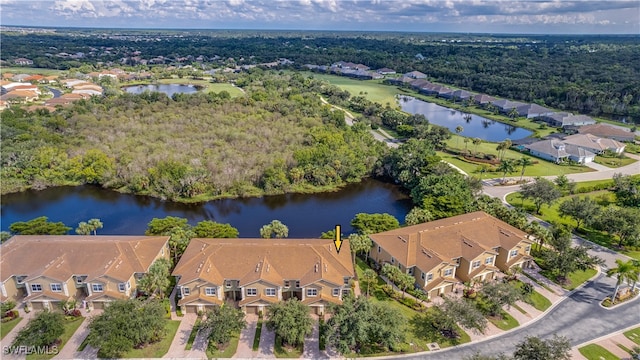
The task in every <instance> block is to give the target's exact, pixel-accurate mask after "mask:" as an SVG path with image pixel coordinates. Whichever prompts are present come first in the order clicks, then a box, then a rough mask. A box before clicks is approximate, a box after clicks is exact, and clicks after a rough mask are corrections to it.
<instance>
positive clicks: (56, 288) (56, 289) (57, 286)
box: [49, 283, 62, 292]
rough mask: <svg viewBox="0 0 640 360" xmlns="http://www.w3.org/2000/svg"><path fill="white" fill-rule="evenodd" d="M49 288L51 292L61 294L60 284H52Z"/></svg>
mask: <svg viewBox="0 0 640 360" xmlns="http://www.w3.org/2000/svg"><path fill="white" fill-rule="evenodd" d="M49 286H50V287H51V291H53V292H62V284H60V283H53V284H50V285H49Z"/></svg>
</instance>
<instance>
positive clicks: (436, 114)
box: [399, 96, 532, 142]
mask: <svg viewBox="0 0 640 360" xmlns="http://www.w3.org/2000/svg"><path fill="white" fill-rule="evenodd" d="M399 104H400V107H401V108H402V110H404V111H406V112H408V113H411V114H422V115H424V116H426V118H427V119H428V120H429V122H430V123H432V124H436V125H440V126H444V127H446V128H448V129H449V130H451V132H452V133H454V134H455V130H456V127H457V126H462V127H463V128H464V130H463V131H462V132H461V133H460V135H462V136H466V137H471V138H474V137H477V138H480V139H482V140H487V141H491V142H500V141H503V140H505V139H511V140H516V139H523V138H526V137H527V136H529V135H531V134H532V132H531V131H529V130H527V129H523V128H519V127H515V126H511V125H509V124H503V123H500V122H497V121H493V120H490V119H487V118H484V117H482V116H478V115H473V114H470V115H471V118H467V119H465V114H464V113H462V112H460V111H457V110H454V109H449V108H446V107H444V106H440V105H437V104H434V103H430V102H426V101H422V100H419V99H416V98H413V97H410V96H402V97H400V101H399Z"/></svg>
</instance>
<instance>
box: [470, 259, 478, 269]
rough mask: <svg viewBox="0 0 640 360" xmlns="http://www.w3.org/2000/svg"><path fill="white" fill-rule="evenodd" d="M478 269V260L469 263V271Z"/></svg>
mask: <svg viewBox="0 0 640 360" xmlns="http://www.w3.org/2000/svg"><path fill="white" fill-rule="evenodd" d="M479 267H480V260H476V261H474V262H472V263H471V269H472V270H473V269H477V268H479Z"/></svg>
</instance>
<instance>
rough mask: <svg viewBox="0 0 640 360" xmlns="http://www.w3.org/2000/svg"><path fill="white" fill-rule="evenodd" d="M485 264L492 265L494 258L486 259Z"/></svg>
mask: <svg viewBox="0 0 640 360" xmlns="http://www.w3.org/2000/svg"><path fill="white" fill-rule="evenodd" d="M484 263H485V265H492V264H493V256H489V257H488V258H486V259H484Z"/></svg>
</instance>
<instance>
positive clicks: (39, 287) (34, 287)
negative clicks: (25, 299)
mask: <svg viewBox="0 0 640 360" xmlns="http://www.w3.org/2000/svg"><path fill="white" fill-rule="evenodd" d="M31 291H33V292H42V284H31Z"/></svg>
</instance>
